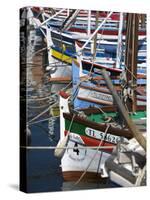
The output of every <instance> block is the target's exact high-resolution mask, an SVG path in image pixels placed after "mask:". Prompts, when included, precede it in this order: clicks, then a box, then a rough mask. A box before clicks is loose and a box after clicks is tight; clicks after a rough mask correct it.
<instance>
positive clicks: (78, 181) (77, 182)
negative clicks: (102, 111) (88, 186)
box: [74, 124, 110, 185]
mask: <svg viewBox="0 0 150 200" xmlns="http://www.w3.org/2000/svg"><path fill="white" fill-rule="evenodd" d="M109 127H110V124H108V125H107V127H106V130H105V132H104V138H105V136H106V134H107V131H108V129H109ZM102 142H103V140H101V141H100V143H99V145H98V147H97V149H96V152H95V154H94V156H93V158H92V159H91V161H90V162H89V164H88V166H87V168H86V169H85V171H84V172H83V174H82V175H81V176H80V178H79V179H78V180H77V181H76V182H75V184H74V185H77V184H79V183H80V181H81V180H82V178H83V177H84V175H85V174H86V172H87V170H88V169H89V167H90V165H91V163H92V162H93V160H94V158H95V156H96V154H97V152H98V150H99V149H100V146H101V145H102Z"/></svg>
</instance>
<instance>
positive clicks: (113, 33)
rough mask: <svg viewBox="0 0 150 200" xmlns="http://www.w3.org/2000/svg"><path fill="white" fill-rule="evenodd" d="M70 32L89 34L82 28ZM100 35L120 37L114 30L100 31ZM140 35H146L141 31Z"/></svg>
mask: <svg viewBox="0 0 150 200" xmlns="http://www.w3.org/2000/svg"><path fill="white" fill-rule="evenodd" d="M69 31H72V32H79V33H87V30H85V29H80V28H74V27H73V28H70V29H69ZM94 31H95V30H91V33H93V32H94ZM98 33H99V34H103V35H118V31H116V30H115V31H113V30H99V31H98ZM123 35H126V31H123ZM138 35H146V32H145V31H139V33H138Z"/></svg>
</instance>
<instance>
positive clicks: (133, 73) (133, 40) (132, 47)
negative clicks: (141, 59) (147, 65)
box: [125, 13, 139, 112]
mask: <svg viewBox="0 0 150 200" xmlns="http://www.w3.org/2000/svg"><path fill="white" fill-rule="evenodd" d="M138 27H139V15H138V14H131V13H130V14H127V22H126V49H125V52H126V53H125V66H126V78H127V83H126V86H127V95H128V98H127V101H126V105H127V107H128V110H129V112H136V104H137V103H136V95H135V89H136V83H137V54H138Z"/></svg>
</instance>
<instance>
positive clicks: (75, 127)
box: [65, 111, 146, 136]
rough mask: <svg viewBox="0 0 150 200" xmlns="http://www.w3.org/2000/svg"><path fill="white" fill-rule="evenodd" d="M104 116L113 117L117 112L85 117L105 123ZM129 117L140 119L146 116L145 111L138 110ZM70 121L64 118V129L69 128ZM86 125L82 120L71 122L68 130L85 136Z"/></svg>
mask: <svg viewBox="0 0 150 200" xmlns="http://www.w3.org/2000/svg"><path fill="white" fill-rule="evenodd" d="M105 116H107V117H110V116H111V117H113V118H115V117H117V113H115V112H107V113H106V115H104V114H101V113H98V114H91V115H88V116H87V119H88V120H89V121H93V122H96V123H105V121H104V120H105ZM130 117H131V118H132V119H133V120H135V121H136V120H140V119H142V118H146V111H138V112H137V113H135V114H131V115H130ZM70 122H71V121H70V120H68V119H65V130H68V129H69V127H70ZM143 125H144V124H143ZM87 127H88V126H86V125H85V124H82V122H81V123H80V122H73V123H72V126H71V130H70V132H73V133H77V134H79V135H83V136H87V135H86V134H85V129H86V128H87Z"/></svg>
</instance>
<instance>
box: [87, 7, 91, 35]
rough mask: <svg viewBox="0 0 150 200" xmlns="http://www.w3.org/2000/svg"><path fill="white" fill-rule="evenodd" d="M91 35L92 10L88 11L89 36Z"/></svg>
mask: <svg viewBox="0 0 150 200" xmlns="http://www.w3.org/2000/svg"><path fill="white" fill-rule="evenodd" d="M90 34H91V10H88V30H87V35H88V36H90Z"/></svg>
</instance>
